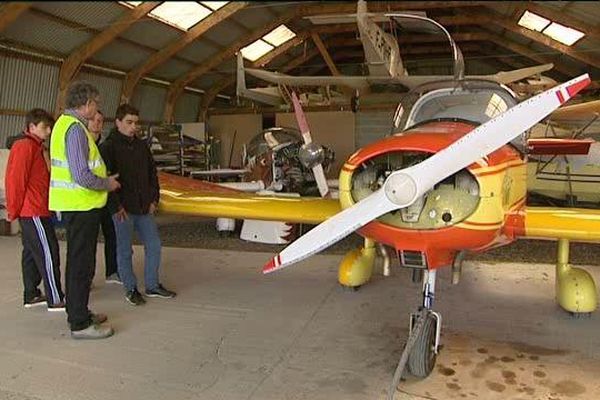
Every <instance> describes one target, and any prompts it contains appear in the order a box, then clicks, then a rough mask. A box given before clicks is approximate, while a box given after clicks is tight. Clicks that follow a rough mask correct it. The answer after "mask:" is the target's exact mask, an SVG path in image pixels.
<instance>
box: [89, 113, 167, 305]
mask: <svg viewBox="0 0 600 400" xmlns="http://www.w3.org/2000/svg"><path fill="white" fill-rule="evenodd" d="M139 119H140V117H139V111H138V110H137V109H136V108H134V107H132V106H130V105H129V104H121V105H120V106H119V107H118V108H117V112H116V116H115V126H116V128H115V129H113V131H112V132H111V134H110V135H109V137H108V138H107V139H106V140H105V141H104V142H103V143H102V144H101V145H100V153H101V154H102V158H103V159H104V162H105V163H106V167H107V168H108V171H109V173H110V174H119V182H120V183H121V189H120V190H119V191H118V192H115V193H111V194H110V195H109V200H108V207H109V210H110V211H111V214H112V216H113V222H114V225H115V232H116V234H117V265H118V269H119V277H120V278H121V281H122V282H123V286H124V287H125V290H126V294H125V298H126V299H127V301H128V302H130V303H131V304H133V305H136V306H137V305H141V304H144V303H145V302H146V301H145V300H144V298H143V297H142V295H141V293H140V292H139V291H138V289H137V281H136V277H135V274H134V273H133V265H132V248H131V244H132V236H133V230H134V229H135V230H136V231H137V233H138V235H139V237H140V239H141V240H142V242H143V243H144V254H145V260H144V281H145V289H146V296H149V297H162V298H172V297H175V293H174V292H172V291H170V290H167V289H165V288H164V287H163V286H162V285H161V284H160V282H159V272H158V268H159V267H160V252H161V244H160V238H159V235H158V228H157V227H156V222H154V212H155V211H156V207H157V205H158V200H159V186H158V176H157V173H156V166H155V165H154V160H153V158H152V154H151V153H150V149H149V148H148V146H147V145H146V143H144V142H143V141H142V140H140V139H138V138H137V137H136V133H137V131H138V128H139Z"/></svg>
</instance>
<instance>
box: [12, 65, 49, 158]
mask: <svg viewBox="0 0 600 400" xmlns="http://www.w3.org/2000/svg"><path fill="white" fill-rule="evenodd" d="M58 71H59V68H58V66H56V65H49V64H44V63H39V62H34V61H30V60H24V59H20V58H15V57H7V56H2V57H0V109H5V110H15V111H18V112H27V111H29V110H30V109H32V108H36V107H39V108H43V109H45V110H47V111H49V112H54V106H55V104H56V96H57V93H58ZM24 124H25V117H24V116H23V115H0V147H2V148H4V147H5V143H6V138H7V137H8V136H11V135H15V134H17V133H19V132H21V131H22V130H23V128H24Z"/></svg>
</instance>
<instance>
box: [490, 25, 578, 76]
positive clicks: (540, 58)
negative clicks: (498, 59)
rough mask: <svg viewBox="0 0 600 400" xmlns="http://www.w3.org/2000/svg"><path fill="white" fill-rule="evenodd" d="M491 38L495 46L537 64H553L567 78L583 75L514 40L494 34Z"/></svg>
mask: <svg viewBox="0 0 600 400" xmlns="http://www.w3.org/2000/svg"><path fill="white" fill-rule="evenodd" d="M490 38H491V39H490V40H491V41H492V42H494V43H495V44H497V45H498V46H500V47H504V48H505V49H508V50H511V51H513V52H515V53H517V54H521V55H522V56H525V57H527V58H529V59H531V60H534V61H535V62H537V63H540V64H547V63H553V64H554V69H555V70H557V71H559V72H560V73H562V74H564V75H566V76H569V77H574V76H577V75H579V74H580V73H581V71H578V70H577V69H574V68H571V67H568V66H566V65H564V64H563V63H561V62H560V61H559V62H557V61H556V60H554V59H553V58H551V57H548V56H544V55H541V54H536V53H535V52H534V51H532V50H531V49H530V48H529V47H527V46H523V45H522V44H519V43H516V42H513V41H512V40H509V39H507V38H503V37H498V35H494V34H490Z"/></svg>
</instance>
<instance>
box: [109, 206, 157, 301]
mask: <svg viewBox="0 0 600 400" xmlns="http://www.w3.org/2000/svg"><path fill="white" fill-rule="evenodd" d="M112 218H113V222H114V224H115V233H116V235H117V266H118V270H119V277H120V278H121V281H122V282H123V286H125V289H126V290H127V291H131V290H133V289H136V288H137V280H136V278H135V274H134V273H133V264H132V255H133V251H132V248H131V244H132V239H133V230H134V229H135V231H136V232H137V233H138V236H139V238H140V240H141V241H142V243H144V282H145V286H146V290H154V289H156V288H157V287H158V283H159V280H158V267H159V266H160V246H161V245H160V237H159V236H158V228H157V227H156V222H154V217H153V216H152V215H151V214H145V215H139V214H138V215H136V214H127V219H126V220H125V221H118V220H117V218H116V214H115V215H113V217H112Z"/></svg>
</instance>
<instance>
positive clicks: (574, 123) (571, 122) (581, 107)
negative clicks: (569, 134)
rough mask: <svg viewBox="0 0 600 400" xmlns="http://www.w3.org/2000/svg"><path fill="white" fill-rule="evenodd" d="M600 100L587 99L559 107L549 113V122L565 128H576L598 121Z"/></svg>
mask: <svg viewBox="0 0 600 400" xmlns="http://www.w3.org/2000/svg"><path fill="white" fill-rule="evenodd" d="M599 117H600V100H594V101H588V102H585V103H581V104H575V105H572V106H566V107H561V108H559V109H558V110H556V111H554V112H553V113H552V114H550V122H551V123H552V124H555V125H558V126H560V127H563V128H566V129H576V128H581V127H584V126H586V125H587V124H589V123H591V122H594V121H595V120H596V121H595V122H598V121H597V119H598V118H599Z"/></svg>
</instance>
